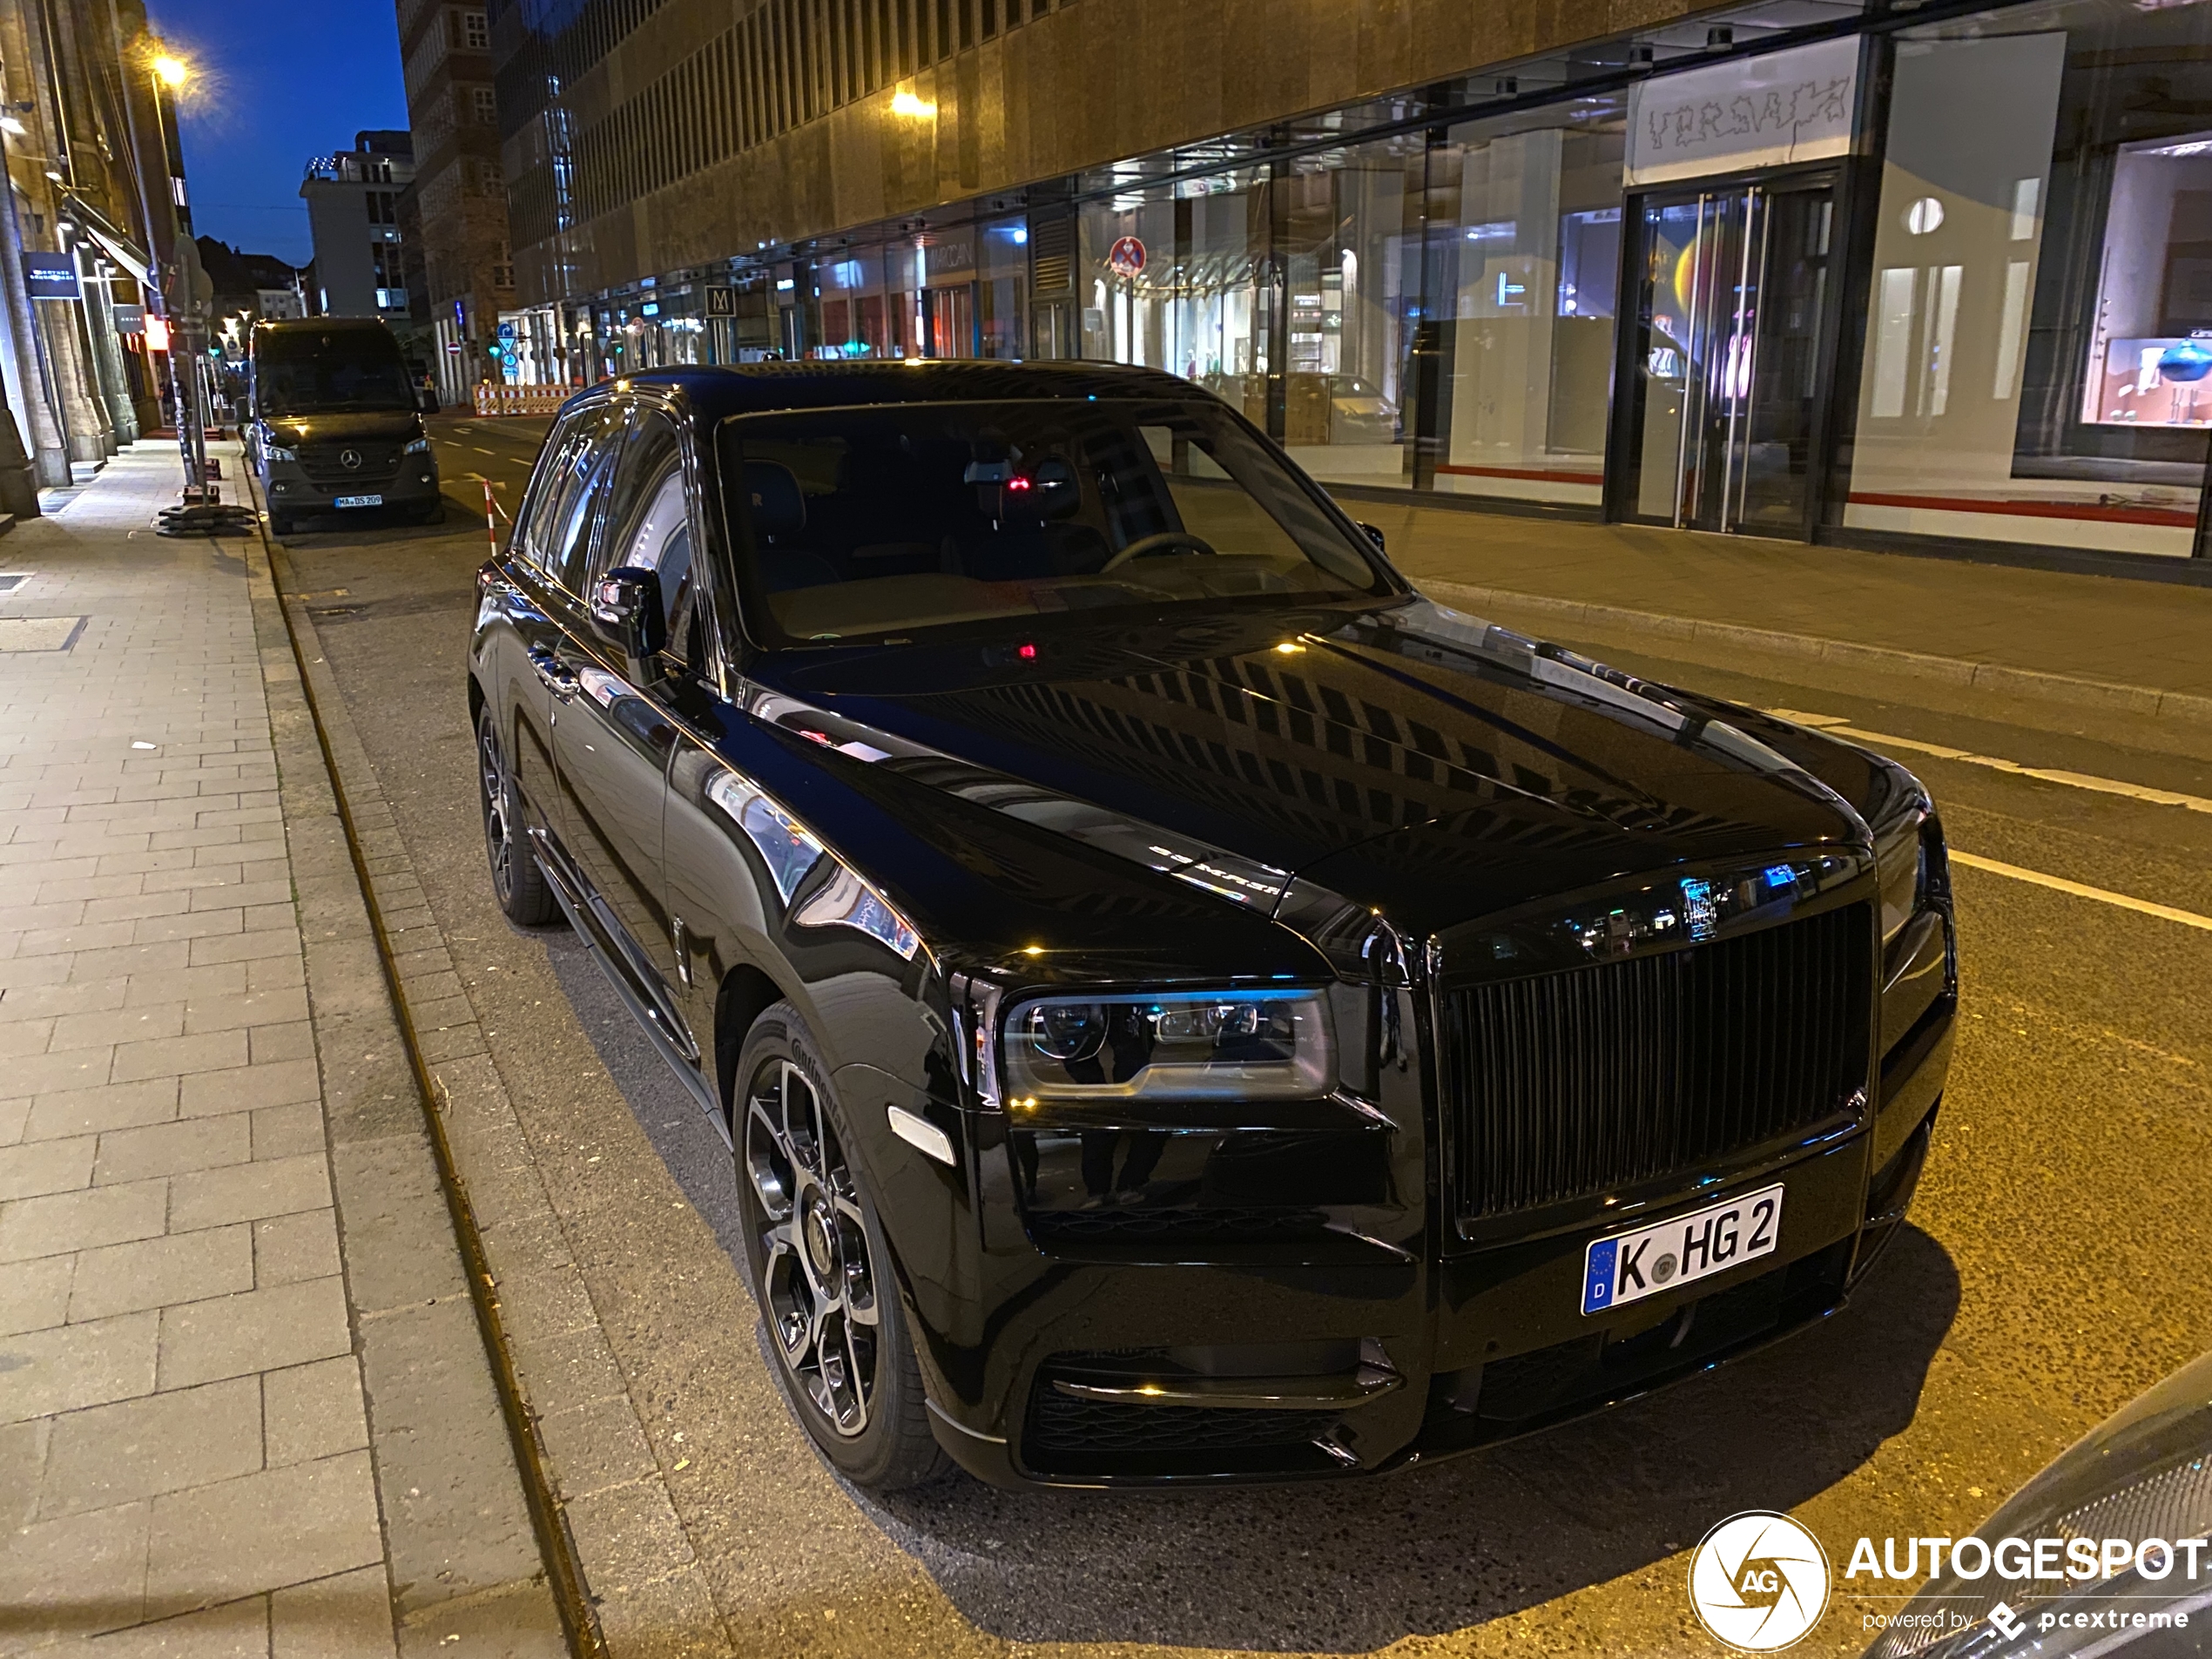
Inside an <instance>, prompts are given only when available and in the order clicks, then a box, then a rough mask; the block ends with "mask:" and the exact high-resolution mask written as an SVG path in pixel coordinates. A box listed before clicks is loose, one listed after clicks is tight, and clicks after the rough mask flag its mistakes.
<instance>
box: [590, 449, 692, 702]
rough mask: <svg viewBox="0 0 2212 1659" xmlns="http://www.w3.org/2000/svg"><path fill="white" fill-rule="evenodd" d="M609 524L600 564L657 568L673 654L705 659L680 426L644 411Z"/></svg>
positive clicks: (607, 567)
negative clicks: (697, 628) (697, 626)
mask: <svg viewBox="0 0 2212 1659" xmlns="http://www.w3.org/2000/svg"><path fill="white" fill-rule="evenodd" d="M607 524H608V534H607V536H606V538H605V541H604V550H603V551H602V553H601V555H600V556H599V559H598V562H597V568H598V569H599V570H613V569H614V568H616V567H617V565H629V566H631V567H633V568H637V569H641V570H653V571H657V572H658V574H659V576H660V594H661V603H662V604H664V606H666V607H667V611H668V643H669V651H670V654H671V656H675V657H678V658H683V659H684V660H685V661H686V662H691V663H698V662H699V661H701V660H702V653H701V651H700V650H699V642H698V641H697V640H695V639H693V638H692V637H691V635H692V633H693V631H694V630H693V622H694V618H695V617H698V618H699V619H700V620H703V619H704V617H703V613H700V612H698V611H697V610H696V609H695V607H694V605H693V603H692V595H691V503H690V499H689V496H688V492H687V491H686V490H685V484H684V453H683V448H682V445H681V443H680V442H678V438H677V435H676V428H674V427H673V426H671V424H670V423H669V422H668V421H666V420H665V419H664V418H663V417H662V416H660V415H657V414H653V413H651V412H647V413H645V414H644V415H641V416H640V417H639V419H638V422H637V429H636V430H635V431H634V432H633V433H632V434H631V440H630V442H629V443H628V444H627V445H626V446H625V447H624V450H623V456H622V462H621V465H620V467H619V469H617V473H616V477H615V487H614V496H613V500H612V502H611V504H610V509H609V511H608V515H607Z"/></svg>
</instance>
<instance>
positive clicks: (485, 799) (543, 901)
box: [476, 705, 560, 927]
mask: <svg viewBox="0 0 2212 1659" xmlns="http://www.w3.org/2000/svg"><path fill="white" fill-rule="evenodd" d="M476 793H477V798H478V799H479V801H480V803H481V804H482V807H483V814H484V857H485V858H486V860H489V863H490V865H491V891H492V896H493V897H494V898H496V899H497V900H499V907H500V909H501V910H502V911H503V912H505V913H506V916H507V920H508V921H511V922H513V923H514V924H515V925H516V927H543V926H544V925H545V924H546V923H547V922H549V921H552V920H553V918H554V916H555V915H556V914H558V912H559V910H560V906H559V904H558V903H557V902H556V900H554V897H553V890H552V888H551V887H548V886H547V885H546V881H545V872H544V871H543V870H541V869H539V868H538V867H537V860H536V858H534V857H533V856H532V855H531V853H530V848H529V838H528V837H527V836H525V835H524V834H523V814H522V798H521V796H520V795H519V794H517V793H516V789H515V775H514V773H513V772H510V771H509V769H508V765H507V750H506V747H505V745H502V743H501V742H500V740H499V722H498V721H496V720H495V719H494V718H492V712H491V708H490V705H486V706H485V707H484V709H483V711H482V713H480V714H478V715H477V716H476Z"/></svg>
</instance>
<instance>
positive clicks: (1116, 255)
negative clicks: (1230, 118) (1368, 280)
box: [1078, 172, 1269, 428]
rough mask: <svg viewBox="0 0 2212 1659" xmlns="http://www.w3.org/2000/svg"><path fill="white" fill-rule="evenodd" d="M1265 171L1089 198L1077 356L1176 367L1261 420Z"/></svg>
mask: <svg viewBox="0 0 2212 1659" xmlns="http://www.w3.org/2000/svg"><path fill="white" fill-rule="evenodd" d="M1268 192H1269V184H1268V181H1267V179H1266V177H1265V175H1264V173H1262V174H1254V173H1252V172H1236V173H1223V174H1219V175H1216V176H1214V177H1211V178H1204V179H1190V180H1185V181H1184V182H1183V183H1181V184H1179V185H1177V186H1175V187H1174V188H1173V189H1171V190H1170V189H1153V190H1148V191H1144V192H1134V191H1132V192H1127V193H1124V194H1121V195H1116V196H1112V197H1109V198H1107V199H1103V200H1101V201H1096V202H1092V203H1089V204H1088V205H1087V206H1085V207H1084V208H1083V210H1082V221H1081V226H1080V230H1081V238H1082V261H1081V265H1080V267H1079V280H1078V288H1079V299H1080V302H1081V306H1082V314H1081V323H1082V355H1083V356H1085V357H1088V358H1091V359H1094V360H1098V361H1107V362H1116V363H1141V364H1143V365H1145V366H1147V367H1149V368H1164V369H1166V370H1168V371H1169V372H1170V373H1171V374H1180V375H1182V376H1183V377H1184V379H1186V380H1193V381H1197V382H1198V383H1199V384H1200V385H1202V386H1204V387H1206V388H1208V389H1210V390H1211V391H1213V392H1215V393H1217V395H1220V396H1221V397H1223V398H1224V399H1226V400H1227V401H1228V402H1229V403H1230V405H1231V407H1232V408H1237V409H1239V410H1241V411H1242V412H1243V413H1244V415H1245V417H1246V418H1247V419H1249V420H1250V421H1252V422H1253V423H1254V424H1255V425H1257V426H1259V427H1261V428H1264V427H1265V426H1266V425H1267V388H1266V380H1265V377H1266V375H1267V374H1268V371H1269V359H1268V344H1269V342H1268V339H1267V331H1266V327H1265V320H1264V318H1265V311H1266V307H1265V304H1264V295H1263V293H1262V291H1261V283H1260V278H1261V265H1262V261H1263V260H1264V256H1265V253H1266V249H1267V246H1268V202H1269V196H1268Z"/></svg>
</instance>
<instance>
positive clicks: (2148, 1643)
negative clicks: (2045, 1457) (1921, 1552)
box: [1866, 1354, 2212, 1659]
mask: <svg viewBox="0 0 2212 1659" xmlns="http://www.w3.org/2000/svg"><path fill="white" fill-rule="evenodd" d="M1973 1536H1974V1537H1975V1538H1977V1539H1979V1540H1980V1541H1982V1543H1983V1544H1984V1545H1985V1546H1989V1547H1992V1548H1988V1549H1985V1551H1984V1552H1983V1553H1982V1554H1981V1555H1980V1557H1979V1560H1980V1561H1982V1563H1983V1564H1984V1565H1985V1566H1993V1561H1992V1557H1993V1554H1994V1550H1995V1547H1998V1546H2000V1545H2001V1544H2002V1542H2003V1541H2004V1540H2006V1539H2022V1540H2031V1541H2032V1540H2035V1539H2051V1538H2057V1539H2065V1540H2067V1541H2074V1540H2090V1541H2094V1545H2095V1548H2094V1550H2093V1551H2092V1552H2091V1553H2092V1554H2094V1556H2095V1558H2096V1560H2097V1562H2098V1571H2096V1572H2094V1573H2087V1572H2083V1571H2080V1570H2079V1569H2078V1566H2077V1562H2076V1561H2075V1560H2074V1558H2073V1557H2072V1555H2071V1554H2068V1555H2067V1556H2066V1557H2063V1558H2062V1559H2063V1560H2064V1561H2065V1566H2064V1568H2063V1569H2062V1570H2061V1572H2060V1574H2059V1575H2056V1576H2050V1575H2046V1576H2040V1577H2032V1576H2027V1575H2021V1574H2019V1573H2016V1572H2013V1570H2011V1568H2009V1567H2007V1568H1995V1569H1993V1570H1989V1571H1985V1572H1983V1573H1981V1574H1979V1575H1976V1576H1974V1577H1972V1578H1968V1577H1965V1576H1963V1575H1960V1574H1959V1573H1958V1572H1957V1571H1956V1570H1955V1568H1951V1567H1946V1570H1945V1571H1943V1572H1941V1573H1939V1574H1937V1575H1934V1576H1933V1577H1932V1578H1930V1579H1929V1581H1928V1582H1927V1583H1926V1584H1925V1586H1923V1587H1922V1588H1921V1589H1920V1591H1919V1594H1918V1595H1915V1596H1914V1597H1913V1598H1912V1602H1911V1603H1910V1604H1909V1605H1908V1606H1906V1607H1905V1609H1904V1610H1903V1613H1902V1615H1899V1616H1898V1617H1896V1618H1893V1619H1892V1621H1891V1623H1890V1628H1889V1629H1886V1630H1885V1631H1884V1632H1883V1633H1882V1635H1880V1636H1878V1638H1876V1640H1875V1642H1874V1644H1873V1646H1871V1648H1869V1649H1867V1650H1866V1659H1969V1656H1972V1659H2028V1656H2031V1655H2033V1656H2049V1659H2057V1656H2063V1655H2080V1656H2084V1659H2087V1656H2089V1655H2092V1654H2097V1655H2102V1654H2125V1655H2127V1656H2128V1659H2182V1656H2184V1655H2188V1656H2197V1655H2204V1654H2212V1548H2208V1539H2212V1354H2207V1355H2205V1356H2204V1357H2203V1358H2202V1359H2198V1360H2196V1361H2195V1362H2194V1363H2192V1364H2190V1365H2187V1366H2183V1367H2182V1369H2181V1370H2179V1371H2177V1372H2175V1373H2174V1374H2173V1375H2172V1376H2170V1377H2168V1379H2166V1380H2165V1381H2164V1382H2161V1383H2160V1384H2159V1385H2158V1386H2156V1387H2155V1388H2152V1389H2151V1390H2149V1391H2148V1393H2144V1394H2142V1395H2141V1396H2139V1397H2138V1398H2137V1399H2134V1401H2132V1402H2131V1403H2129V1404H2128V1405H2127V1406H2122V1407H2121V1409H2120V1410H2119V1411H2117V1412H2115V1413H2113V1415H2112V1416H2110V1417H2109V1418H2107V1419H2106V1420H2105V1421H2103V1422H2102V1423H2101V1424H2099V1425H2098V1426H2096V1427H2095V1428H2094V1429H2093V1430H2091V1431H2090V1432H2089V1433H2087V1434H2086V1435H2084V1436H2083V1437H2082V1439H2081V1440H2080V1441H2078V1442H2077V1443H2076V1444H2074V1446H2073V1447H2069V1448H2068V1449H2067V1451H2066V1452H2064V1453H2061V1454H2060V1456H2059V1457H2057V1458H2056V1459H2054V1460H2053V1461H2052V1462H2051V1464H2050V1465H2049V1467H2047V1468H2045V1469H2044V1470H2043V1471H2042V1473H2041V1474H2038V1475H2037V1476H2036V1477H2035V1478H2034V1479H2033V1480H2030V1481H2029V1482H2028V1483H2027V1485H2026V1486H2024V1487H2021V1488H2020V1490H2019V1491H2018V1492H2016V1493H2014V1494H2013V1496H2012V1498H2011V1499H2010V1500H2009V1501H2007V1502H2006V1503H2005V1504H2004V1505H2003V1506H2002V1507H2000V1508H1999V1510H1998V1511H1997V1513H1996V1514H1993V1515H1992V1516H1990V1518H1989V1519H1988V1520H1987V1521H1985V1522H1983V1523H1982V1525H1981V1526H1979V1527H1976V1528H1975V1530H1974V1533H1973ZM2107 1540H2112V1541H2115V1542H2116V1543H2117V1544H2120V1545H2126V1546H2132V1547H2133V1548H2132V1549H2130V1550H2129V1551H2128V1552H2127V1554H2126V1560H2125V1561H2124V1563H2121V1561H2120V1557H2121V1554H2122V1552H2121V1550H2120V1549H2118V1548H2114V1550H2113V1551H2112V1552H2111V1559H2110V1561H2107V1555H2106V1548H2105V1547H2106V1541H2107ZM2191 1540H2194V1541H2195V1547H2194V1548H2191V1547H2190V1546H2189V1544H2188V1541H2191ZM2161 1544H2162V1545H2163V1546H2164V1548H2162V1549H2161V1548H2160V1545H2161ZM2146 1546H2148V1548H2146ZM1952 1554H1953V1557H1954V1559H1955V1555H1956V1551H1955V1549H1954V1550H1953V1552H1952ZM2000 1609H2002V1611H2001V1613H2000Z"/></svg>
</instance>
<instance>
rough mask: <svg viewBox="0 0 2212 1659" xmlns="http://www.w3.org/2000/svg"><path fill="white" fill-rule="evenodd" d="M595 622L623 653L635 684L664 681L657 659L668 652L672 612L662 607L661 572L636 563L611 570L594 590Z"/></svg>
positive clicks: (592, 594) (592, 595)
mask: <svg viewBox="0 0 2212 1659" xmlns="http://www.w3.org/2000/svg"><path fill="white" fill-rule="evenodd" d="M591 619H592V621H593V622H595V623H597V624H598V627H599V631H600V632H601V633H602V634H603V635H604V636H605V637H606V639H607V643H608V644H611V645H614V646H615V647H617V649H618V650H620V651H621V652H622V654H623V659H624V664H626V666H627V668H628V670H629V673H630V683H631V685H636V686H640V687H643V686H646V685H651V684H652V683H653V681H655V680H656V679H658V678H660V671H659V670H658V668H657V667H656V666H655V664H654V659H655V658H658V656H659V655H660V654H661V652H663V651H666V650H667V649H668V613H667V612H666V611H665V610H663V609H662V608H661V597H660V573H659V572H658V571H657V570H645V569H644V567H642V566H640V565H635V564H623V565H617V566H616V567H615V568H614V569H613V570H610V571H608V572H607V573H606V575H604V576H603V577H600V578H599V580H598V582H597V584H596V585H595V586H594V588H593V589H592V593H591Z"/></svg>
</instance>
